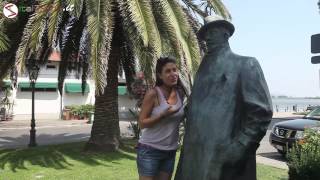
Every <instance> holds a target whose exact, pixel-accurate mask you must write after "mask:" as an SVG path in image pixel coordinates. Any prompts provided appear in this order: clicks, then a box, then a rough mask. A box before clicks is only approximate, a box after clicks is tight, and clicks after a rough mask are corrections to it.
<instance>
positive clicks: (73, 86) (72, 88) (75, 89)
mask: <svg viewBox="0 0 320 180" xmlns="http://www.w3.org/2000/svg"><path fill="white" fill-rule="evenodd" d="M64 89H65V92H66V93H81V92H82V88H81V83H66V84H65V86H64ZM89 91H90V90H89V84H88V83H87V84H86V88H85V90H84V92H85V93H88V92H89Z"/></svg>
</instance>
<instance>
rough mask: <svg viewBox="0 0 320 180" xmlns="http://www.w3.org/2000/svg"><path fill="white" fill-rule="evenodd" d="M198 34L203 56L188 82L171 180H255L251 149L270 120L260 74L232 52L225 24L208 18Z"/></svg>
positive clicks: (248, 60) (253, 64) (250, 59)
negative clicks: (181, 137)
mask: <svg viewBox="0 0 320 180" xmlns="http://www.w3.org/2000/svg"><path fill="white" fill-rule="evenodd" d="M205 22H206V24H205V25H204V26H203V27H202V28H201V29H200V31H199V33H198V35H199V37H200V38H201V39H203V40H205V41H206V44H207V48H208V52H207V54H206V55H205V57H204V58H203V60H202V62H201V65H200V67H199V70H198V72H197V74H196V77H195V79H194V86H193V88H192V94H191V96H190V101H189V104H188V112H187V124H186V133H185V137H184V144H183V149H182V152H181V157H180V161H179V165H178V169H177V173H176V177H175V180H255V179H256V159H255V156H256V150H257V148H258V146H259V142H260V141H261V139H262V138H263V136H264V135H265V133H266V131H267V128H268V125H269V123H270V121H271V118H272V103H271V98H270V94H269V90H268V86H267V83H266V81H265V78H264V75H263V72H262V70H261V68H260V65H259V63H258V61H257V60H256V59H255V58H253V57H246V56H240V55H237V54H234V53H233V52H232V51H231V49H230V47H229V43H228V39H229V37H231V36H232V34H233V32H234V26H233V25H232V24H231V22H229V21H227V20H224V19H223V18H221V17H220V16H209V17H207V18H206V19H205Z"/></svg>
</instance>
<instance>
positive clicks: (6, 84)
mask: <svg viewBox="0 0 320 180" xmlns="http://www.w3.org/2000/svg"><path fill="white" fill-rule="evenodd" d="M3 82H4V87H10V86H11V81H10V80H3Z"/></svg>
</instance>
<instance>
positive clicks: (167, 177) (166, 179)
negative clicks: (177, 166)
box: [156, 171, 172, 180]
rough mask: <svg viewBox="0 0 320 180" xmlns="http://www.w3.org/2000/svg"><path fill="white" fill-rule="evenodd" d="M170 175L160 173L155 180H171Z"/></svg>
mask: <svg viewBox="0 0 320 180" xmlns="http://www.w3.org/2000/svg"><path fill="white" fill-rule="evenodd" d="M171 176H172V174H171V173H170V174H169V173H167V172H163V171H161V172H160V173H159V175H158V176H157V177H156V180H171Z"/></svg>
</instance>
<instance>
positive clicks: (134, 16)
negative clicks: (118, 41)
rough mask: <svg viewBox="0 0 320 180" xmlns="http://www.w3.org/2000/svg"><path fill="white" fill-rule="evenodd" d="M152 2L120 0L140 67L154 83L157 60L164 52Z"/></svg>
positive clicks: (121, 9)
mask: <svg viewBox="0 0 320 180" xmlns="http://www.w3.org/2000/svg"><path fill="white" fill-rule="evenodd" d="M150 3H151V1H148V0H134V1H132V0H120V11H121V14H122V18H123V21H124V30H125V32H126V33H127V34H128V37H129V40H130V43H131V44H132V48H133V50H134V54H136V56H137V57H138V59H139V66H140V69H141V71H143V72H144V73H145V75H146V78H147V80H148V81H149V82H150V83H152V82H153V81H154V79H155V75H154V74H155V73H154V69H155V68H154V67H155V64H156V60H157V59H158V58H159V57H160V55H161V54H162V44H161V43H162V41H161V36H160V32H159V29H158V27H157V24H156V20H155V17H154V16H153V13H152V7H151V4H150Z"/></svg>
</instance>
